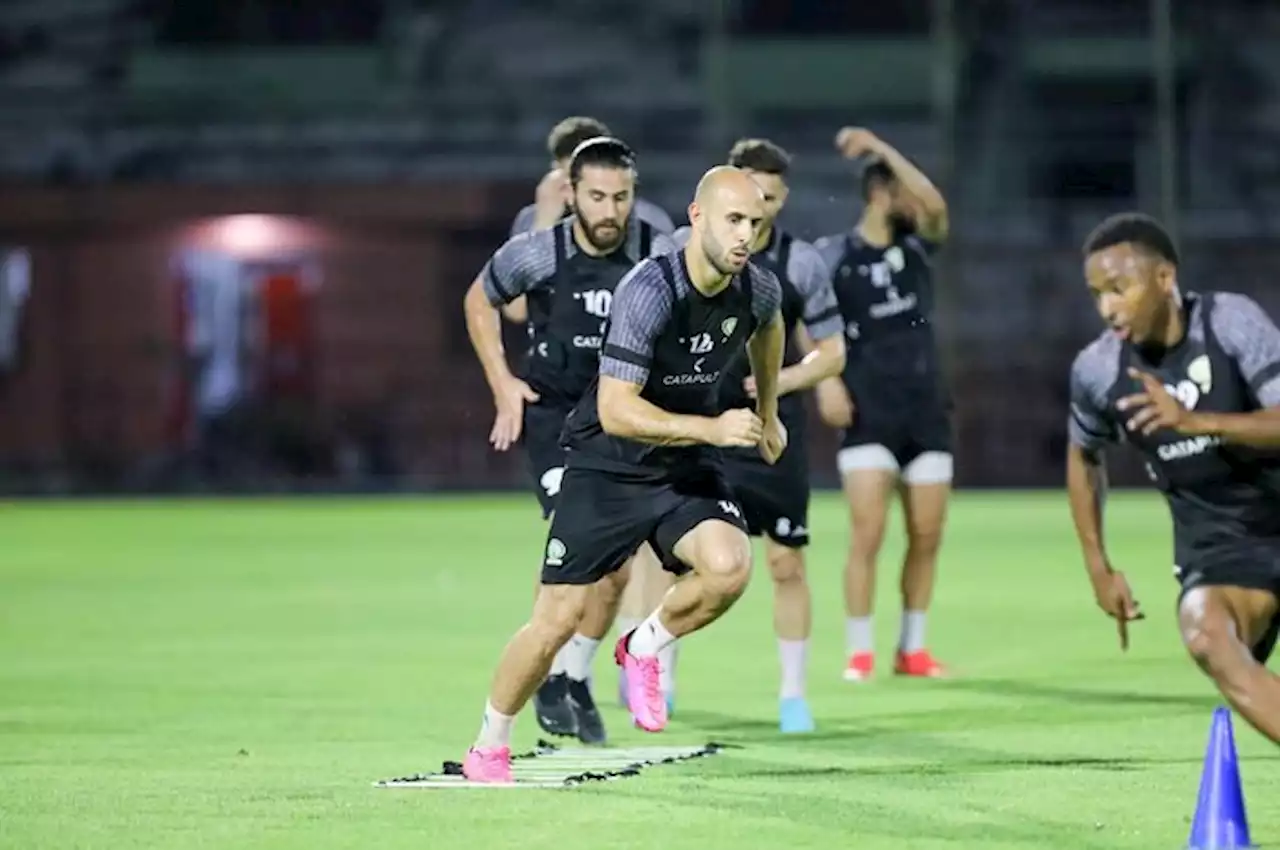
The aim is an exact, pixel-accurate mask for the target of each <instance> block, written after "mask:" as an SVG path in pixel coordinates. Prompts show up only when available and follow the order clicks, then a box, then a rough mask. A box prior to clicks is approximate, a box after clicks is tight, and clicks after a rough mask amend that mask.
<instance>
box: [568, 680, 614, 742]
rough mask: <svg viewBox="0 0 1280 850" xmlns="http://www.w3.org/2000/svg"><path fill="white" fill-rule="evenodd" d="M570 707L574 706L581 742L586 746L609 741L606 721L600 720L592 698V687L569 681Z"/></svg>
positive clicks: (583, 683) (584, 683)
mask: <svg viewBox="0 0 1280 850" xmlns="http://www.w3.org/2000/svg"><path fill="white" fill-rule="evenodd" d="M569 705H570V706H572V708H573V716H574V718H575V719H576V720H577V723H578V740H579V741H581V742H582V743H584V744H603V743H605V741H606V740H608V736H607V735H606V734H605V731H604V721H603V720H602V719H600V712H599V711H597V710H596V701H595V698H594V697H592V696H591V686H590V685H588V684H587V683H586V682H579V681H576V680H574V679H569Z"/></svg>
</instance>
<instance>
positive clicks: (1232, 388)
mask: <svg viewBox="0 0 1280 850" xmlns="http://www.w3.org/2000/svg"><path fill="white" fill-rule="evenodd" d="M1183 305H1184V306H1183V309H1184V311H1185V316H1186V328H1187V332H1186V335H1185V336H1184V338H1183V339H1182V341H1181V342H1179V343H1178V344H1177V345H1175V346H1173V347H1172V348H1168V349H1161V350H1159V351H1152V350H1147V349H1144V348H1142V347H1139V346H1134V345H1131V344H1129V343H1127V342H1124V341H1122V340H1121V339H1120V338H1119V337H1118V336H1116V334H1114V333H1113V332H1111V331H1106V332H1105V333H1103V334H1102V335H1101V336H1099V337H1098V338H1097V339H1096V340H1094V342H1093V343H1092V344H1090V345H1089V346H1088V347H1087V348H1085V349H1084V350H1083V351H1081V352H1080V354H1079V355H1077V357H1076V359H1075V363H1074V364H1073V365H1072V367H1071V411H1070V417H1069V419H1068V422H1067V428H1068V432H1069V434H1070V439H1071V441H1072V442H1073V443H1074V444H1075V445H1077V446H1080V447H1081V448H1083V449H1085V450H1086V451H1089V452H1094V451H1097V450H1099V449H1101V448H1102V447H1103V446H1105V445H1107V444H1108V443H1116V442H1126V443H1129V444H1130V445H1132V446H1133V447H1134V448H1135V449H1137V450H1138V452H1140V453H1141V454H1142V456H1143V458H1144V459H1145V460H1146V466H1147V472H1148V474H1149V475H1150V477H1151V479H1152V481H1154V482H1155V484H1156V486H1157V487H1158V488H1159V489H1160V490H1161V491H1163V493H1164V495H1165V498H1166V500H1167V501H1168V503H1169V510H1170V513H1171V515H1172V517H1173V529H1174V550H1175V553H1174V554H1175V559H1176V563H1177V564H1179V565H1180V566H1182V567H1183V568H1186V567H1187V566H1188V565H1189V564H1192V565H1194V564H1196V563H1197V562H1199V561H1201V560H1202V559H1203V558H1205V557H1212V556H1213V555H1214V553H1215V551H1217V550H1219V548H1220V547H1222V546H1225V545H1230V544H1233V543H1240V542H1248V541H1251V540H1257V539H1260V538H1266V539H1272V540H1275V541H1280V454H1277V453H1274V452H1261V451H1257V450H1252V449H1248V448H1244V447H1240V446H1232V445H1226V444H1224V443H1222V441H1221V440H1220V439H1219V438H1217V437H1211V436H1197V437H1187V436H1183V435H1180V434H1177V433H1174V432H1172V431H1169V430H1161V431H1157V432H1155V433H1153V434H1151V435H1149V436H1144V435H1143V434H1141V433H1138V432H1131V431H1128V430H1127V429H1126V428H1125V423H1126V422H1127V420H1128V418H1129V417H1130V416H1132V415H1133V413H1134V412H1135V411H1132V410H1130V411H1121V410H1118V409H1117V408H1116V405H1117V403H1118V402H1119V401H1120V399H1122V398H1124V397H1125V396H1127V395H1130V394H1133V393H1136V392H1139V391H1141V386H1142V385H1141V384H1140V383H1139V382H1138V381H1137V379H1135V378H1131V377H1130V376H1129V374H1128V370H1129V368H1130V367H1134V368H1137V369H1139V370H1142V371H1144V372H1148V373H1150V374H1152V375H1153V376H1155V377H1156V378H1158V379H1159V380H1161V381H1162V382H1163V383H1164V385H1165V388H1166V389H1167V390H1168V391H1169V394H1170V395H1172V396H1173V397H1174V398H1176V399H1177V400H1178V401H1179V402H1181V403H1182V404H1183V406H1185V407H1186V408H1187V409H1189V410H1199V411H1213V412H1218V413H1242V412H1248V411H1251V410H1256V409H1258V408H1261V407H1271V406H1274V405H1280V330H1277V329H1276V326H1275V325H1274V324H1273V323H1272V322H1271V320H1270V319H1269V318H1268V317H1267V315H1266V314H1265V313H1264V312H1263V311H1262V309H1261V308H1260V307H1259V306H1258V305H1257V304H1256V303H1255V302H1253V301H1252V300H1251V299H1249V298H1247V297H1245V296H1243V295H1238V294H1235V293H1230V292H1206V293H1203V294H1200V295H1197V294H1195V293H1191V294H1188V295H1187V296H1186V297H1185V298H1184V300H1183Z"/></svg>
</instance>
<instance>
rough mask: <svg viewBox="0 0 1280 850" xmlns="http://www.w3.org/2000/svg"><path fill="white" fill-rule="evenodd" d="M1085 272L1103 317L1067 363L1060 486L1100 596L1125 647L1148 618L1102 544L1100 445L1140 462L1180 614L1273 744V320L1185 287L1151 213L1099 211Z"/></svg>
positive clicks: (1278, 581) (1276, 378)
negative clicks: (1160, 522)
mask: <svg viewBox="0 0 1280 850" xmlns="http://www.w3.org/2000/svg"><path fill="white" fill-rule="evenodd" d="M1084 274H1085V278H1086V280H1087V281H1088V284H1089V291H1090V293H1091V294H1092V295H1093V299H1094V302H1095V304H1096V305H1097V308H1098V312H1099V313H1100V314H1101V316H1102V320H1103V321H1104V322H1106V324H1107V326H1108V327H1107V330H1105V331H1104V332H1103V333H1102V334H1101V335H1100V336H1099V337H1098V338H1097V339H1096V340H1094V341H1093V342H1092V343H1090V344H1089V346H1087V347H1086V348H1085V349H1084V350H1082V351H1081V352H1080V353H1079V354H1078V355H1077V357H1076V359H1075V362H1074V363H1073V364H1072V367H1071V411H1070V416H1069V418H1068V422H1067V428H1068V431H1069V434H1070V440H1069V444H1068V448H1067V459H1066V466H1067V490H1068V493H1069V495H1070V501H1071V515H1072V519H1073V520H1074V522H1075V527H1076V535H1077V537H1078V538H1079V541H1080V549H1081V552H1082V554H1083V555H1084V562H1085V567H1086V569H1087V571H1088V574H1089V580H1090V582H1091V583H1092V584H1093V592H1094V596H1095V598H1096V599H1097V603H1098V607H1099V608H1101V609H1102V610H1103V612H1105V613H1106V614H1107V615H1108V616H1110V617H1113V618H1115V620H1116V624H1117V627H1118V629H1119V637H1120V646H1121V648H1122V649H1124V648H1127V646H1128V624H1129V623H1130V622H1131V621H1133V620H1138V619H1142V617H1143V614H1142V611H1141V608H1140V606H1139V605H1138V603H1137V602H1136V601H1134V598H1133V593H1132V591H1131V590H1130V589H1129V584H1128V582H1127V581H1126V580H1125V577H1124V573H1122V572H1120V571H1118V570H1116V569H1115V568H1114V567H1113V566H1112V565H1111V560H1110V558H1109V557H1108V555H1107V551H1106V547H1105V546H1104V544H1103V535H1102V513H1103V497H1104V493H1105V489H1106V467H1105V464H1104V459H1103V449H1104V447H1105V446H1107V445H1108V444H1112V443H1116V442H1119V441H1123V442H1126V443H1128V444H1129V445H1130V446H1132V447H1133V448H1134V449H1135V450H1136V451H1137V452H1138V453H1139V454H1140V455H1141V456H1142V457H1143V459H1144V460H1145V461H1146V467H1147V471H1148V473H1149V475H1150V477H1151V480H1152V481H1153V482H1154V483H1155V486H1156V487H1157V489H1159V490H1160V491H1161V492H1163V493H1164V497H1165V500H1166V501H1167V502H1168V505H1169V513H1170V514H1171V516H1172V520H1173V559H1174V564H1175V566H1174V568H1173V574H1174V578H1175V579H1177V581H1178V582H1179V584H1180V585H1181V591H1180V593H1179V598H1178V626H1179V629H1180V631H1181V633H1182V642H1183V644H1184V645H1185V646H1186V648H1187V651H1188V652H1189V653H1190V654H1191V657H1192V658H1193V659H1195V662H1196V664H1198V665H1199V667H1200V669H1201V670H1203V671H1204V672H1205V673H1206V674H1207V675H1208V676H1209V678H1211V679H1213V681H1214V683H1215V684H1216V685H1217V687H1218V690H1219V691H1220V692H1221V693H1222V695H1223V696H1224V697H1225V698H1226V699H1227V701H1228V702H1230V703H1231V705H1232V706H1233V707H1234V708H1235V709H1236V710H1237V711H1239V712H1240V713H1241V714H1242V715H1243V716H1244V717H1245V719H1246V720H1247V721H1248V722H1249V723H1250V724H1251V725H1252V726H1253V727H1254V728H1255V729H1257V730H1258V731H1259V732H1260V733H1262V734H1263V735H1265V736H1267V737H1268V738H1270V739H1271V740H1272V741H1273V742H1276V743H1280V679H1277V677H1276V676H1275V675H1274V674H1272V673H1270V672H1268V671H1267V669H1266V668H1265V667H1264V666H1263V665H1264V664H1265V663H1266V661H1267V659H1268V658H1269V657H1270V655H1271V652H1272V650H1273V649H1274V647H1275V642H1276V634H1277V630H1278V629H1280V616H1278V614H1280V452H1278V450H1280V330H1277V328H1276V326H1275V324H1274V323H1273V322H1272V321H1271V319H1270V318H1269V317H1268V316H1267V315H1266V314H1265V313H1264V312H1263V311H1262V309H1261V308H1260V307H1259V306H1258V305H1257V304H1256V303H1254V302H1253V301H1252V300H1250V299H1249V298H1247V297H1245V296H1243V295H1238V294H1235V293H1231V292H1208V291H1206V292H1198V293H1194V292H1185V293H1184V292H1182V291H1181V290H1180V289H1179V285H1178V252H1177V250H1176V249H1175V247H1174V244H1173V241H1172V239H1170V237H1169V235H1168V233H1166V232H1165V230H1164V228H1163V227H1161V226H1160V224H1159V223H1158V222H1157V221H1155V220H1154V219H1152V218H1150V217H1148V216H1145V215H1141V214H1137V213H1123V214H1120V215H1116V216H1112V217H1111V218H1108V219H1106V220H1105V221H1103V222H1102V223H1101V224H1099V225H1098V227H1097V228H1096V229H1095V230H1094V231H1093V233H1091V234H1090V235H1089V237H1088V239H1087V240H1086V241H1085V244H1084Z"/></svg>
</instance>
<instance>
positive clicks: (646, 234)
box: [632, 213, 653, 262]
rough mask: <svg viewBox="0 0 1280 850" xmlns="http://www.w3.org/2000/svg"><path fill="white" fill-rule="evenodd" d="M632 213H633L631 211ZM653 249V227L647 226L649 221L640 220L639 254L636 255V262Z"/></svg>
mask: <svg viewBox="0 0 1280 850" xmlns="http://www.w3.org/2000/svg"><path fill="white" fill-rule="evenodd" d="M632 215H634V213H632ZM652 249H653V228H652V227H650V226H649V222H647V221H642V222H640V256H639V257H636V262H640V261H641V260H643V259H644V258H645V257H647V256H649V251H651V250H652Z"/></svg>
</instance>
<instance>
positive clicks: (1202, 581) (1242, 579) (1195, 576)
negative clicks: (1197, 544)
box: [1173, 540, 1280, 663]
mask: <svg viewBox="0 0 1280 850" xmlns="http://www.w3.org/2000/svg"><path fill="white" fill-rule="evenodd" d="M1173 575H1174V578H1175V579H1177V580H1178V583H1179V584H1180V585H1181V590H1180V592H1179V593H1178V604H1179V605H1181V604H1182V597H1183V596H1185V595H1186V594H1187V592H1188V591H1191V590H1193V589H1195V588H1197V587H1242V588H1246V589H1248V590H1265V591H1269V592H1270V593H1271V594H1272V595H1273V596H1275V597H1276V598H1277V599H1280V541H1276V540H1270V541H1264V540H1241V541H1239V542H1238V543H1234V542H1233V543H1228V544H1224V545H1221V546H1218V547H1215V548H1214V550H1213V551H1211V552H1207V553H1204V554H1201V555H1198V556H1196V557H1194V558H1191V559H1188V563H1187V564H1186V565H1175V566H1174V568H1173ZM1277 636H1280V618H1277V619H1273V620H1272V621H1271V625H1270V626H1269V627H1268V628H1267V631H1266V633H1265V634H1263V636H1262V638H1261V639H1260V640H1259V641H1258V642H1257V643H1256V644H1255V645H1254V646H1253V657H1254V658H1255V659H1257V660H1258V662H1259V663H1265V662H1266V661H1267V659H1268V658H1270V657H1271V652H1272V650H1274V649H1275V645H1276V638H1277Z"/></svg>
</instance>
